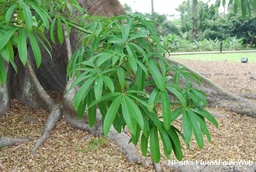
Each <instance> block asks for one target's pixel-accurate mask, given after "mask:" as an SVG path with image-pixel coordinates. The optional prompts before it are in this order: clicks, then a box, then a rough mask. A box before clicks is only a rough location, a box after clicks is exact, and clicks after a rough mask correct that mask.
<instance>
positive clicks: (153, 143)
mask: <svg viewBox="0 0 256 172" xmlns="http://www.w3.org/2000/svg"><path fill="white" fill-rule="evenodd" d="M150 153H151V156H152V159H153V161H154V162H156V163H158V162H160V148H159V139H158V132H157V129H156V128H155V127H153V128H152V129H151V131H150Z"/></svg>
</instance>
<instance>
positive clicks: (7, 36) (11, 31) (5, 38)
mask: <svg viewBox="0 0 256 172" xmlns="http://www.w3.org/2000/svg"><path fill="white" fill-rule="evenodd" d="M17 30H18V28H16V27H10V28H9V30H8V32H5V33H4V35H2V37H1V44H0V52H1V51H2V49H3V48H4V47H5V46H6V44H7V43H8V42H9V41H10V39H11V37H12V36H13V35H14V33H15V32H16V31H17Z"/></svg>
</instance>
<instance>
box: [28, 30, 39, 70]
mask: <svg viewBox="0 0 256 172" xmlns="http://www.w3.org/2000/svg"><path fill="white" fill-rule="evenodd" d="M28 38H29V41H30V45H31V47H32V51H33V53H34V58H35V61H36V67H37V68H39V67H40V65H41V62H42V54H41V50H40V47H39V45H38V42H37V40H36V38H35V36H34V35H33V33H28Z"/></svg>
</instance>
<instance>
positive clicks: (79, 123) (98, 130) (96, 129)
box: [64, 113, 103, 136]
mask: <svg viewBox="0 0 256 172" xmlns="http://www.w3.org/2000/svg"><path fill="white" fill-rule="evenodd" d="M64 117H65V120H66V122H67V123H68V124H69V125H70V126H71V127H74V128H77V129H79V130H83V131H87V132H89V133H91V134H93V135H95V136H102V134H103V132H102V126H101V123H97V122H96V124H95V125H94V126H93V127H92V128H91V127H90V126H89V124H87V123H86V122H85V121H84V120H81V119H76V118H73V117H71V116H69V115H67V114H65V113H64Z"/></svg>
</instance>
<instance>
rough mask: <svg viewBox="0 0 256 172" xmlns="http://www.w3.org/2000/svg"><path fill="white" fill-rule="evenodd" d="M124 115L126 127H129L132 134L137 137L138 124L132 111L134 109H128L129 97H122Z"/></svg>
mask: <svg viewBox="0 0 256 172" xmlns="http://www.w3.org/2000/svg"><path fill="white" fill-rule="evenodd" d="M121 107H122V114H123V118H124V120H125V123H126V125H127V126H128V128H129V130H130V132H131V133H132V134H133V135H135V134H136V130H137V122H136V120H135V119H134V115H133V114H132V113H133V111H131V108H132V107H128V104H127V96H123V97H122V104H121Z"/></svg>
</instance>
